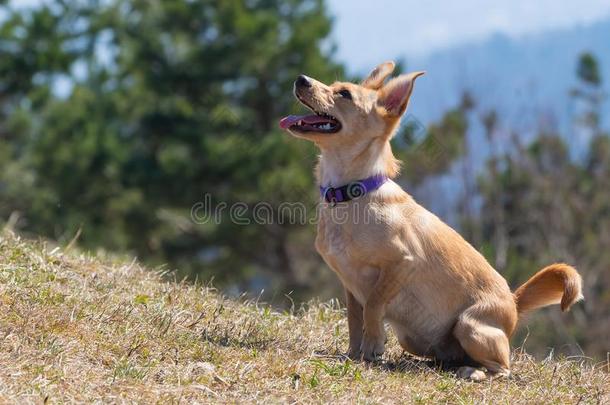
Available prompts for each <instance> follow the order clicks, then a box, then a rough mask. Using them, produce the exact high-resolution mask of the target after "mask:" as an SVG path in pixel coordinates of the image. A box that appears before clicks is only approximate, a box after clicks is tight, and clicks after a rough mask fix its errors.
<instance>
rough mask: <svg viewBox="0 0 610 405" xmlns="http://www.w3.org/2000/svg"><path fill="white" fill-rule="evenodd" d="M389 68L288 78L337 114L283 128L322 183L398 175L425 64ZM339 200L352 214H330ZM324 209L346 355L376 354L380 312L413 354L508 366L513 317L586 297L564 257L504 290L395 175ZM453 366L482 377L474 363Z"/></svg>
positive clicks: (322, 228)
mask: <svg viewBox="0 0 610 405" xmlns="http://www.w3.org/2000/svg"><path fill="white" fill-rule="evenodd" d="M393 70H394V63H392V62H386V63H383V64H381V65H380V66H378V67H377V68H376V69H374V70H373V71H372V72H371V74H370V75H369V76H368V77H367V78H366V79H365V80H364V81H363V82H362V83H361V84H360V85H357V84H353V83H344V82H337V83H333V84H331V85H325V84H323V83H321V82H319V81H316V80H314V79H311V78H308V77H306V76H300V77H299V80H297V82H295V95H296V97H297V98H298V99H299V100H300V101H301V102H302V103H303V104H305V105H306V106H307V107H309V108H310V109H312V110H313V111H314V112H316V113H317V114H319V115H323V114H328V115H330V116H332V117H334V118H335V119H336V121H337V122H338V123H340V129H339V130H337V131H336V132H333V133H328V132H326V131H320V132H317V131H311V130H309V131H302V130H299V128H298V127H297V126H293V127H290V128H289V131H290V132H291V133H292V134H293V135H295V136H297V137H299V138H304V139H307V140H310V141H313V142H315V144H316V145H317V146H318V147H319V149H320V150H321V155H320V161H319V165H318V168H317V176H318V181H319V183H320V185H322V186H325V187H326V186H333V187H337V186H342V185H344V184H347V183H349V182H353V181H356V180H359V179H364V178H366V177H369V176H372V175H375V174H385V175H387V176H388V177H390V178H394V177H395V176H397V174H398V169H399V164H398V162H397V160H396V159H395V158H394V156H393V154H392V150H391V148H390V139H391V137H392V135H393V134H394V132H395V131H396V128H397V127H398V124H399V121H400V117H401V116H402V114H403V113H404V112H405V110H406V108H407V104H408V103H409V98H410V96H411V93H412V91H413V85H414V82H415V80H416V79H417V78H418V77H420V76H421V75H422V74H423V72H415V73H410V74H406V75H401V76H398V77H396V78H393V79H391V80H389V81H388V82H387V83H386V78H387V77H388V76H389V75H390V74H391V73H392V71H393ZM346 90H347V91H348V92H349V94H348V93H347V92H346ZM342 206H343V207H342ZM346 206H347V207H348V208H350V209H343V214H342V215H348V216H349V219H348V220H342V221H337V220H336V218H333V217H332V215H333V210H338V209H342V208H345V207H346ZM320 209H321V215H320V222H319V224H318V235H317V238H316V248H317V250H318V251H319V252H320V254H321V255H322V257H323V258H324V260H325V261H326V263H327V264H328V265H329V266H330V267H331V268H332V269H333V270H334V271H335V272H336V273H337V275H338V277H339V279H340V280H341V282H342V284H343V286H344V288H345V293H346V299H347V310H348V326H349V336H350V344H349V355H350V356H351V357H353V358H364V359H365V360H373V359H375V358H376V357H377V356H379V355H381V354H382V353H383V351H384V344H385V333H384V326H383V322H384V320H385V321H387V322H388V323H389V324H390V325H391V327H392V329H393V330H394V332H395V333H396V336H397V338H398V341H399V342H400V344H401V345H402V347H403V348H404V349H405V350H406V351H408V352H410V353H413V354H415V355H420V356H429V357H434V358H436V359H438V360H441V361H445V362H458V364H462V365H464V364H467V362H474V363H475V364H479V365H482V366H484V367H485V368H486V369H487V370H488V372H489V373H490V375H492V376H498V375H508V374H509V370H510V359H509V357H510V347H509V339H510V337H511V335H512V334H513V332H514V330H515V326H516V324H517V321H518V319H519V317H520V316H521V315H522V314H523V313H524V312H527V311H529V310H533V309H536V308H540V307H543V306H546V305H550V304H557V303H560V304H561V309H562V310H567V309H569V307H570V306H571V305H572V304H574V303H575V302H576V301H578V300H579V299H580V298H582V295H581V278H580V276H579V274H578V273H577V272H576V270H575V269H574V268H572V267H570V266H568V265H566V264H553V265H550V266H548V267H546V268H544V269H542V270H541V271H539V272H538V273H537V274H536V275H534V276H533V277H532V278H531V279H530V280H529V281H527V282H526V283H525V284H524V285H523V286H521V287H519V288H518V289H517V290H516V292H514V293H512V292H511V291H510V289H509V287H508V284H507V283H506V281H505V280H504V278H503V277H502V276H501V275H500V274H499V273H497V272H496V271H495V270H494V269H493V268H492V267H491V266H490V265H489V263H488V262H487V261H486V260H485V259H484V258H483V256H482V255H481V254H480V253H479V252H477V251H476V250H475V249H474V248H473V247H472V246H471V245H470V244H469V243H468V242H466V241H465V240H464V239H463V238H462V237H461V236H460V235H459V234H458V233H457V232H455V231H454V230H453V229H452V228H450V227H449V226H448V225H446V224H445V223H443V222H442V221H441V220H440V219H439V218H438V217H437V216H435V215H434V214H432V213H430V212H429V211H427V210H426V209H425V208H423V207H422V206H420V205H419V204H417V202H415V201H414V200H413V198H412V197H411V196H410V195H409V194H407V193H406V192H405V191H403V190H402V189H401V188H400V187H399V186H398V185H397V184H396V183H395V182H393V181H391V180H390V181H388V182H386V183H385V184H384V185H382V186H381V187H380V188H379V189H377V190H376V191H374V192H371V193H368V194H366V195H364V196H363V197H362V198H360V199H357V200H353V201H350V202H347V203H341V204H339V205H338V206H336V207H332V206H330V205H325V204H323V205H322V207H321V208H320ZM364 218H369V219H370V220H369V221H364V220H363V219H364ZM371 219H372V220H371ZM458 375H460V376H463V377H466V378H472V379H480V378H482V377H483V376H485V374H484V373H483V372H482V371H481V370H477V369H476V368H473V367H462V368H460V369H459V371H458Z"/></svg>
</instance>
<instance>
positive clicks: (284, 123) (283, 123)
mask: <svg viewBox="0 0 610 405" xmlns="http://www.w3.org/2000/svg"><path fill="white" fill-rule="evenodd" d="M303 117H305V116H304V115H289V116H287V117H284V118H282V119H281V120H280V128H282V129H288V128H290V127H291V126H293V125H295V124H296V123H297V122H299V121H300V120H302V119H303Z"/></svg>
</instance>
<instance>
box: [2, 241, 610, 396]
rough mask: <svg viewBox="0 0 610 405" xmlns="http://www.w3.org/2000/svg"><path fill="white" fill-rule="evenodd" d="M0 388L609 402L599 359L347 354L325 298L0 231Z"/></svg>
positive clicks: (29, 392) (336, 310)
mask: <svg viewBox="0 0 610 405" xmlns="http://www.w3.org/2000/svg"><path fill="white" fill-rule="evenodd" d="M0 238H1V239H0V402H2V403H28V402H29V403H45V402H49V403H57V402H92V401H103V402H115V403H117V402H118V403H156V402H159V403H196V402H199V403H254V402H265V403H326V402H334V403H490V404H491V403H493V404H497V403H506V404H516V403H556V404H566V403H574V404H575V403H610V370H609V365H608V363H604V364H594V363H593V362H592V361H590V360H586V359H583V358H574V359H552V358H549V359H547V360H545V361H542V362H537V361H534V360H533V359H532V358H531V357H530V356H528V355H527V354H525V353H523V351H521V350H516V351H515V352H514V353H513V377H512V378H511V379H502V380H495V381H485V382H482V383H475V382H470V381H465V380H460V379H457V378H456V377H455V375H454V374H453V373H452V372H451V371H441V370H440V369H438V368H435V367H433V366H430V365H428V364H427V363H425V362H423V361H418V360H416V359H413V358H410V357H408V356H406V355H404V354H403V353H402V352H401V351H400V349H399V347H398V345H397V344H396V342H395V341H394V340H393V339H390V341H389V342H388V353H387V354H386V355H385V360H384V361H383V362H381V363H380V364H376V365H368V364H364V363H354V362H351V361H348V360H346V359H345V358H344V357H343V355H342V354H343V353H344V351H345V350H346V348H347V324H346V318H345V310H344V308H342V307H341V306H340V305H339V304H338V303H337V302H330V303H310V304H307V305H304V306H303V307H302V308H296V309H294V310H292V311H287V312H277V311H275V310H273V309H272V308H271V307H269V306H267V305H264V304H262V303H260V302H257V301H251V300H250V301H248V300H245V299H228V298H225V297H223V296H222V295H221V294H220V293H219V292H218V291H216V290H215V289H213V288H211V287H209V286H195V285H192V284H189V283H184V282H176V281H175V280H172V277H171V274H162V273H161V272H159V271H156V272H155V271H151V270H146V269H144V268H142V267H141V266H140V265H139V264H138V263H137V262H135V261H134V262H130V263H124V262H121V261H120V260H117V259H113V258H110V257H103V255H100V254H98V255H97V256H92V255H85V254H82V253H79V252H74V251H72V249H70V248H68V249H67V250H62V249H59V248H52V247H51V246H49V245H46V244H44V243H42V242H29V241H24V240H21V239H19V238H17V237H16V236H14V235H12V234H10V233H7V232H5V233H3V234H2V235H1V236H0Z"/></svg>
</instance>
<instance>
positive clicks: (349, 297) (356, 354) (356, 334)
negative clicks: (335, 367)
mask: <svg viewBox="0 0 610 405" xmlns="http://www.w3.org/2000/svg"><path fill="white" fill-rule="evenodd" d="M345 300H346V302H347V327H348V329H349V352H348V354H347V355H348V356H349V358H350V359H359V358H360V345H361V344H362V328H363V322H362V305H360V303H359V302H358V301H357V300H356V298H355V297H354V295H353V294H352V293H351V292H350V291H349V290H348V289H347V288H346V289H345Z"/></svg>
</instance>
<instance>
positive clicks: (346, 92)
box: [338, 89, 352, 100]
mask: <svg viewBox="0 0 610 405" xmlns="http://www.w3.org/2000/svg"><path fill="white" fill-rule="evenodd" d="M338 94H339V95H340V96H341V97H343V98H346V99H348V100H351V99H352V93H350V92H349V90H345V89H343V90H341V91H339V92H338Z"/></svg>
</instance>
